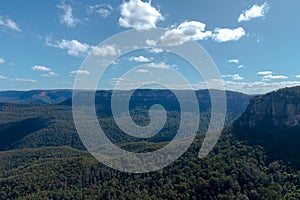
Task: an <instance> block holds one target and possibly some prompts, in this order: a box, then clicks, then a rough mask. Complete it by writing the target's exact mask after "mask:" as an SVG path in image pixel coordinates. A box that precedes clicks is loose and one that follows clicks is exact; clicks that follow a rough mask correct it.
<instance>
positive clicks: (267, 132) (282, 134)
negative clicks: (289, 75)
mask: <svg viewBox="0 0 300 200" xmlns="http://www.w3.org/2000/svg"><path fill="white" fill-rule="evenodd" d="M232 130H233V133H234V135H235V136H236V138H237V139H240V140H244V141H246V142H248V143H249V144H251V145H260V146H263V147H264V148H265V150H266V151H267V152H268V153H269V155H270V158H273V159H281V160H287V161H289V162H292V163H293V164H296V165H297V166H299V167H300V156H299V152H300V87H293V88H285V89H281V90H278V91H275V92H271V93H268V94H266V95H262V96H256V97H254V98H253V99H251V100H250V104H249V105H248V107H247V109H246V111H245V112H244V113H243V114H242V115H241V117H240V118H238V119H237V120H236V121H235V122H234V123H233V129H232Z"/></svg>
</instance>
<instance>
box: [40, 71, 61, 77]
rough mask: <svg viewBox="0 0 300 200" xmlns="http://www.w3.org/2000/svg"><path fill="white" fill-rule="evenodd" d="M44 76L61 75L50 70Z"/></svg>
mask: <svg viewBox="0 0 300 200" xmlns="http://www.w3.org/2000/svg"><path fill="white" fill-rule="evenodd" d="M42 76H43V77H56V76H59V75H58V74H57V73H55V72H48V73H47V74H43V75H42Z"/></svg>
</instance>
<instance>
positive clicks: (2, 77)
mask: <svg viewBox="0 0 300 200" xmlns="http://www.w3.org/2000/svg"><path fill="white" fill-rule="evenodd" d="M0 79H2V80H4V79H8V77H7V76H2V75H0Z"/></svg>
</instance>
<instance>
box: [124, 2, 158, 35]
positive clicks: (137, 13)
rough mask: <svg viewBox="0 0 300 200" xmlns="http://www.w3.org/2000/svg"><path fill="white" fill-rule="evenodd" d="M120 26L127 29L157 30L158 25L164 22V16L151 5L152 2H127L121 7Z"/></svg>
mask: <svg viewBox="0 0 300 200" xmlns="http://www.w3.org/2000/svg"><path fill="white" fill-rule="evenodd" d="M120 10H121V17H120V18H119V24H120V26H122V27H125V28H134V29H138V30H145V29H151V28H156V23H157V22H158V21H160V20H163V19H164V18H163V16H162V14H161V13H160V12H159V11H158V10H157V9H156V8H155V7H153V6H152V5H151V1H149V2H143V1H141V0H129V1H125V2H124V3H123V4H122V5H121V6H120Z"/></svg>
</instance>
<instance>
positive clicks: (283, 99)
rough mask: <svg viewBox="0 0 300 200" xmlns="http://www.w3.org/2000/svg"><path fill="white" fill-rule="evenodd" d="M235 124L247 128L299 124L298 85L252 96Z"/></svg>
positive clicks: (299, 94)
mask: <svg viewBox="0 0 300 200" xmlns="http://www.w3.org/2000/svg"><path fill="white" fill-rule="evenodd" d="M236 125H239V126H244V127H247V128H258V127H260V126H266V125H271V126H275V127H280V128H288V127H294V126H300V87H294V88H286V89H281V90H278V91H275V92H272V93H268V94H266V95H263V96H257V97H254V98H253V99H251V100H250V104H249V106H248V107H247V109H246V111H245V112H244V113H243V114H242V116H241V117H240V118H239V119H238V120H237V122H236Z"/></svg>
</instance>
